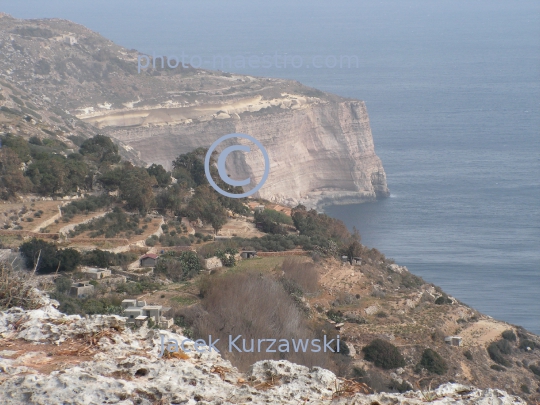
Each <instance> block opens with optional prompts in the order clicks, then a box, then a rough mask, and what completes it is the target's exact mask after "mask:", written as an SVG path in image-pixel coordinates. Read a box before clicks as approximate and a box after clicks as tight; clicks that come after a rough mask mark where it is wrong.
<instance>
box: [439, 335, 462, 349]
mask: <svg viewBox="0 0 540 405" xmlns="http://www.w3.org/2000/svg"><path fill="white" fill-rule="evenodd" d="M444 342H445V343H446V344H447V345H449V346H457V347H461V346H463V338H462V337H461V336H446V337H445V338H444Z"/></svg>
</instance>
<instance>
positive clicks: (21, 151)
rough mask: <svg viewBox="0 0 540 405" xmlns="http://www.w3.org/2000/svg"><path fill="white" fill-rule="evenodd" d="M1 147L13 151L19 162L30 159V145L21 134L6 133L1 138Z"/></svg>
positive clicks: (25, 161)
mask: <svg viewBox="0 0 540 405" xmlns="http://www.w3.org/2000/svg"><path fill="white" fill-rule="evenodd" d="M1 142H2V143H1V145H2V147H8V148H10V149H11V150H12V151H13V152H15V153H16V154H17V156H18V158H19V160H20V161H21V162H24V163H27V162H29V161H30V159H31V156H30V145H28V142H26V140H25V139H24V138H23V137H22V136H15V135H12V134H7V135H5V136H3V137H2V138H1Z"/></svg>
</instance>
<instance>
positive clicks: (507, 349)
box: [487, 339, 512, 367]
mask: <svg viewBox="0 0 540 405" xmlns="http://www.w3.org/2000/svg"><path fill="white" fill-rule="evenodd" d="M487 351H488V354H489V357H490V358H491V360H493V361H494V362H495V363H498V364H500V365H502V366H505V367H511V364H510V362H509V361H508V360H507V359H506V358H505V357H504V354H510V353H511V351H512V348H511V346H510V344H509V343H508V341H507V340H504V339H502V340H499V341H497V342H492V343H491V344H490V345H489V346H488V348H487Z"/></svg>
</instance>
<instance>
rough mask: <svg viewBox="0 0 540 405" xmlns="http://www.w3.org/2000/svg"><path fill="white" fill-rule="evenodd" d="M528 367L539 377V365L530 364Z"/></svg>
mask: <svg viewBox="0 0 540 405" xmlns="http://www.w3.org/2000/svg"><path fill="white" fill-rule="evenodd" d="M529 369H530V370H531V371H532V372H533V373H534V374H536V375H537V376H539V377H540V366H535V365H534V364H531V365H530V366H529Z"/></svg>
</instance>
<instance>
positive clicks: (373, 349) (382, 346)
mask: <svg viewBox="0 0 540 405" xmlns="http://www.w3.org/2000/svg"><path fill="white" fill-rule="evenodd" d="M362 351H363V352H364V358H365V359H366V360H367V361H371V362H373V363H374V364H375V365H376V366H377V367H381V368H383V369H386V370H388V369H392V368H398V367H403V366H405V359H404V358H403V356H402V355H401V353H400V352H399V350H398V348H397V347H396V346H394V345H393V344H392V343H390V342H387V341H386V340H382V339H374V340H372V341H371V343H370V344H369V345H367V346H364V348H362Z"/></svg>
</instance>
